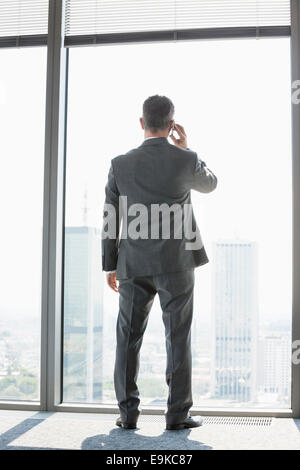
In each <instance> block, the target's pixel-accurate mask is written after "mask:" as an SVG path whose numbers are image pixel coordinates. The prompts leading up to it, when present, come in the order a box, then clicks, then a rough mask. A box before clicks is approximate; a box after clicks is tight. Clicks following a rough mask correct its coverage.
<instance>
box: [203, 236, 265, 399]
mask: <svg viewBox="0 0 300 470" xmlns="http://www.w3.org/2000/svg"><path fill="white" fill-rule="evenodd" d="M214 269H215V271H214V274H213V301H212V306H213V312H212V313H213V328H212V336H213V337H212V345H213V347H212V368H211V394H212V396H213V397H218V398H222V399H228V400H230V401H234V402H241V403H242V402H249V401H252V400H254V399H255V394H256V375H257V367H256V362H257V337H258V299H257V296H258V293H257V244H256V242H252V241H245V240H241V241H240V240H224V241H218V242H216V243H215V244H214Z"/></svg>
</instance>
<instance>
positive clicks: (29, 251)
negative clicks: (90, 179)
mask: <svg viewBox="0 0 300 470" xmlns="http://www.w3.org/2000/svg"><path fill="white" fill-rule="evenodd" d="M46 60H47V50H46V48H44V47H43V48H37V47H35V48H22V49H10V50H8V49H0V67H1V76H0V106H1V113H0V128H1V139H0V154H1V171H0V206H1V221H2V224H1V235H0V238H1V244H0V259H1V264H0V285H1V296H0V399H8V400H38V399H39V394H40V391H39V378H40V371H39V369H40V320H41V253H42V225H43V170H44V135H45V98H46V94H45V91H46Z"/></svg>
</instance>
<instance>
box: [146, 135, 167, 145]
mask: <svg viewBox="0 0 300 470" xmlns="http://www.w3.org/2000/svg"><path fill="white" fill-rule="evenodd" d="M168 143H169V142H168V138H167V137H154V139H147V140H144V142H143V143H142V144H141V145H140V147H144V146H146V145H159V144H168Z"/></svg>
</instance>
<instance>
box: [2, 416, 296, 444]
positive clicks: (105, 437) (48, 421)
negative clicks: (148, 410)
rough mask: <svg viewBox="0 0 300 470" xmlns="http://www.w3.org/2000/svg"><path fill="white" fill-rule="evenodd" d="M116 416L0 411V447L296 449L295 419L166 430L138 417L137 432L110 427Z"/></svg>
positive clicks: (159, 420)
mask: <svg viewBox="0 0 300 470" xmlns="http://www.w3.org/2000/svg"><path fill="white" fill-rule="evenodd" d="M117 416H118V415H108V414H96V413H42V412H31V411H28V412H27V411H13V410H0V449H1V450H4V449H6V450H15V449H22V450H23V449H47V450H48V449H98V450H102V449H106V450H123V449H126V450H127V449H130V450H131V449H150V450H163V449H166V450H170V449H178V450H191V449H195V450H214V449H215V450H217V449H243V450H246V449H300V420H292V419H286V418H278V419H275V418H274V419H265V420H254V419H240V418H238V419H229V418H209V417H208V418H205V421H204V425H203V426H202V427H200V428H195V429H191V430H190V429H185V430H182V431H166V430H165V422H164V417H163V416H153V415H152V416H151V415H141V416H140V420H139V423H138V428H137V429H136V430H124V429H120V428H118V427H117V426H115V419H116V417H117Z"/></svg>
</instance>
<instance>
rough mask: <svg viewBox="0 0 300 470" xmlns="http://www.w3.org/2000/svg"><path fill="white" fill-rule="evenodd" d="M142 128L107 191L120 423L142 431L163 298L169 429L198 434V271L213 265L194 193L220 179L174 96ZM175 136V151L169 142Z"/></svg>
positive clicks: (162, 100) (147, 109)
mask: <svg viewBox="0 0 300 470" xmlns="http://www.w3.org/2000/svg"><path fill="white" fill-rule="evenodd" d="M140 123H141V127H142V129H143V130H144V136H145V140H144V141H143V142H142V144H141V145H140V146H139V147H137V148H134V149H132V150H130V151H128V152H126V153H125V154H123V155H119V156H117V157H115V158H113V159H112V161H111V167H110V170H109V174H108V182H107V185H106V188H105V192H106V200H105V207H104V222H103V231H102V268H103V270H104V271H106V272H107V274H106V276H107V283H108V285H109V286H110V287H111V288H112V289H113V290H114V291H115V292H119V315H118V320H117V326H116V334H117V348H116V359H115V368H114V385H115V392H116V397H117V400H118V406H119V409H120V417H119V418H118V419H117V422H116V424H117V425H118V426H122V427H123V428H126V429H134V428H136V424H137V420H138V416H139V414H140V409H139V404H140V399H139V390H138V387H137V383H136V380H137V376H138V370H139V357H140V348H141V345H142V341H143V335H144V332H145V329H146V326H147V322H148V316H149V312H150V309H151V306H152V304H153V300H154V297H155V295H156V294H157V293H158V295H159V300H160V304H161V308H162V315H163V322H164V326H165V338H166V352H167V367H166V381H167V384H168V387H169V396H168V402H167V409H166V411H165V419H166V429H170V430H177V429H183V428H191V427H196V426H200V425H201V424H202V418H201V417H192V416H191V414H190V413H189V409H190V408H191V406H192V405H193V400H192V376H191V368H192V357H191V323H192V316H193V290H194V268H195V267H196V266H200V265H203V264H206V263H207V262H208V261H209V260H208V257H207V254H206V251H205V248H204V246H203V243H202V240H201V235H200V232H199V229H198V227H197V223H196V220H195V217H194V214H193V209H192V205H191V194H190V192H191V189H194V190H196V191H199V192H202V193H209V192H211V191H213V190H214V189H215V188H216V185H217V178H216V176H215V175H214V174H213V172H212V171H211V170H209V169H208V168H207V166H206V163H205V162H204V161H203V160H200V159H199V158H198V155H197V153H196V152H194V151H192V150H190V149H188V147H187V137H186V134H185V130H184V128H183V127H182V126H181V125H179V124H177V123H176V124H175V121H174V105H173V103H172V101H171V100H170V99H169V98H167V97H165V96H159V95H154V96H150V97H149V98H148V99H147V100H146V101H145V102H144V104H143V117H142V118H140ZM174 130H175V132H176V133H177V135H178V137H177V138H176V137H175V136H174V135H173V131H174ZM170 131H171V135H170V137H171V139H172V141H173V144H174V145H173V144H171V143H169V142H168V136H169V133H170ZM121 223H122V231H121ZM109 227H110V230H109ZM111 227H113V228H112V229H111ZM183 228H184V230H183ZM171 229H172V230H171ZM120 232H121V234H120ZM117 280H118V281H119V284H117Z"/></svg>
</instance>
